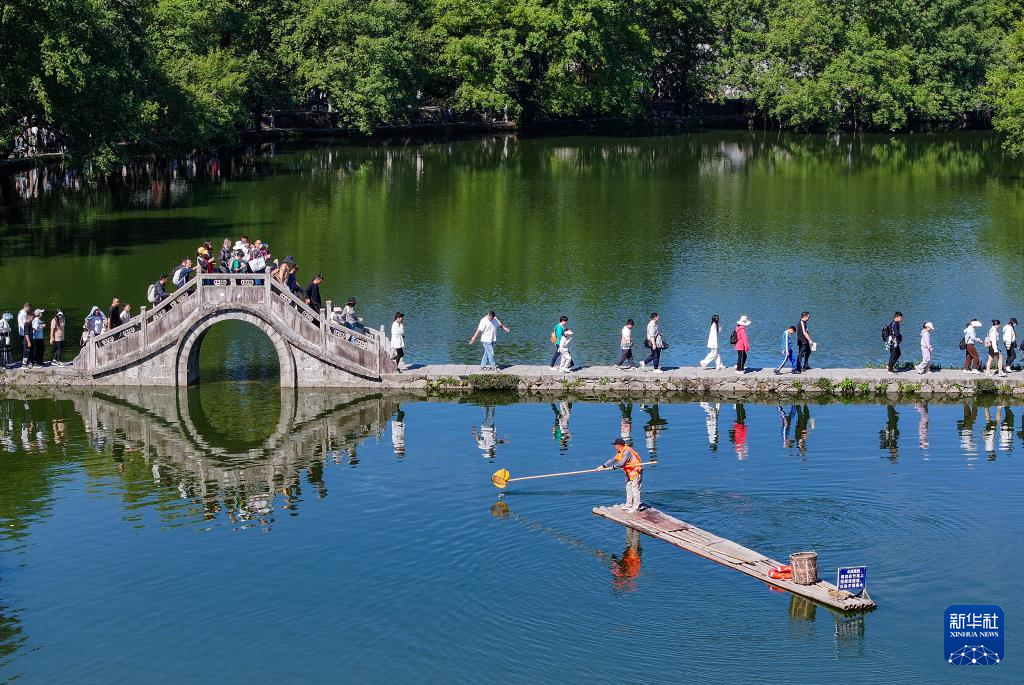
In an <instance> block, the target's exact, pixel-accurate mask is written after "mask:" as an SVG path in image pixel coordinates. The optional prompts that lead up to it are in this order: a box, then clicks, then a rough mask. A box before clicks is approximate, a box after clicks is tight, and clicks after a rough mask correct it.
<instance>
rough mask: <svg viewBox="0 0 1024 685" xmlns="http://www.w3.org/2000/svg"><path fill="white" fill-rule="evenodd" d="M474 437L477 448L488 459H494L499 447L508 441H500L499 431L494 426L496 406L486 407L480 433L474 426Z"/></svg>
mask: <svg viewBox="0 0 1024 685" xmlns="http://www.w3.org/2000/svg"><path fill="white" fill-rule="evenodd" d="M473 437H474V438H475V439H476V446H477V447H479V448H480V451H481V452H483V456H484V457H485V458H486V459H492V458H493V457H494V455H495V452H496V450H497V446H498V445H504V444H505V443H506V442H508V441H507V440H499V439H498V431H497V428H495V426H494V406H493V405H491V406H485V407H484V420H483V423H481V424H480V429H479V431H478V430H477V427H476V426H473Z"/></svg>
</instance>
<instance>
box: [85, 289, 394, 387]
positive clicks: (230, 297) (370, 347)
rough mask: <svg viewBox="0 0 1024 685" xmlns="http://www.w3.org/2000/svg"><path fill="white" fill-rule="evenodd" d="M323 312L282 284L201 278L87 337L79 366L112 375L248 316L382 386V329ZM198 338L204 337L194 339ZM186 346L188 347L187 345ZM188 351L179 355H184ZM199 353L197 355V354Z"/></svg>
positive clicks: (388, 363)
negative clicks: (220, 323) (218, 323)
mask: <svg viewBox="0 0 1024 685" xmlns="http://www.w3.org/2000/svg"><path fill="white" fill-rule="evenodd" d="M330 306H331V303H330V302H328V303H327V309H321V310H320V311H315V310H313V309H311V308H310V307H309V306H308V305H306V304H305V303H304V302H303V301H302V300H300V299H298V298H297V297H295V296H294V295H293V294H292V293H291V292H290V291H289V290H288V288H287V286H286V285H283V284H281V283H278V282H277V281H275V280H274V279H273V278H271V277H270V276H269V275H265V274H202V275H199V276H197V277H196V278H193V279H192V280H190V281H189V282H188V283H187V284H186V285H185V286H183V287H182V288H179V289H178V290H177V291H175V292H174V293H173V294H171V296H170V297H168V298H167V299H166V300H164V301H163V302H161V303H160V304H159V305H157V306H155V307H152V308H147V307H143V308H142V309H141V310H140V312H139V314H138V315H137V316H135V317H134V318H132V319H131V320H130V321H129V322H128V323H126V324H123V325H121V326H119V327H117V328H115V329H114V330H111V331H105V332H103V333H102V334H100V335H91V336H90V338H89V341H88V342H87V343H86V346H85V348H84V349H83V350H82V353H81V354H80V355H79V358H78V359H79V361H76V367H77V368H81V369H83V370H85V371H87V372H88V373H90V374H91V375H93V376H97V375H103V374H111V373H116V372H117V371H118V370H119V369H121V368H123V367H126V366H128V365H131V364H134V363H138V362H139V361H140V360H143V359H145V358H147V357H151V356H153V355H157V354H161V353H164V352H166V351H167V350H168V348H170V347H174V346H175V345H182V344H186V343H184V342H183V341H186V340H190V338H192V337H195V336H189V334H190V332H193V331H195V330H196V328H197V326H200V325H202V326H203V327H204V328H203V330H205V328H206V327H208V326H209V325H210V323H209V322H210V321H211V320H217V319H218V318H224V319H229V318H233V317H232V312H245V313H246V314H247V315H252V317H255V319H253V318H252V317H249V319H247V320H256V321H257V322H258V323H259V324H260V327H261V328H263V329H264V332H266V333H267V334H268V335H274V334H276V336H277V337H279V338H280V340H283V341H284V343H285V344H287V346H288V347H289V349H294V350H299V351H301V352H302V353H304V355H305V357H306V358H313V359H318V360H320V361H322V362H324V363H327V364H330V365H333V366H336V367H339V368H342V369H344V370H345V371H348V372H350V373H352V374H355V375H357V376H360V377H363V378H369V379H376V380H379V379H380V377H381V375H382V374H384V373H389V372H392V371H394V370H395V363H394V361H393V360H392V359H391V350H390V347H389V343H388V340H387V337H386V336H385V335H384V332H383V329H382V330H380V331H376V330H372V329H367V330H366V332H365V333H362V332H357V331H352V330H349V329H347V328H344V327H340V326H338V325H336V324H334V323H332V322H331V321H330V319H329V318H328V316H327V311H328V310H329V308H330ZM199 337H200V339H201V336H199ZM187 344H192V343H191V342H188V343H187ZM192 352H194V351H192V350H180V349H179V350H177V354H178V355H181V354H185V355H188V354H190V353H192ZM195 352H197V350H196V351H195Z"/></svg>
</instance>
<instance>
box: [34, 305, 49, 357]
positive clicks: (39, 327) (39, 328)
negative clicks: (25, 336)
mask: <svg viewBox="0 0 1024 685" xmlns="http://www.w3.org/2000/svg"><path fill="white" fill-rule="evenodd" d="M45 311H46V310H45V309H37V310H36V311H35V317H34V318H33V319H32V363H33V364H34V365H36V366H42V365H43V347H44V346H45V344H46V337H45V332H46V321H45V320H44V319H43V313H44V312H45Z"/></svg>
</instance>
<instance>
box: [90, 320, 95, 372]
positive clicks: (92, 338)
mask: <svg viewBox="0 0 1024 685" xmlns="http://www.w3.org/2000/svg"><path fill="white" fill-rule="evenodd" d="M95 338H96V334H95V333H93V332H92V330H91V329H90V330H89V368H90V369H95V368H96V340H95Z"/></svg>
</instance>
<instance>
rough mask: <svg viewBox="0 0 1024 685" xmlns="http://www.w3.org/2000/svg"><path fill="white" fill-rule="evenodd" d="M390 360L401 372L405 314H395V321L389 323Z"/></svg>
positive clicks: (403, 352) (403, 356)
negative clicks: (393, 361) (392, 360)
mask: <svg viewBox="0 0 1024 685" xmlns="http://www.w3.org/2000/svg"><path fill="white" fill-rule="evenodd" d="M391 358H392V359H394V360H395V364H396V365H397V366H398V372H399V373H401V372H402V360H403V359H405V314H403V313H402V312H395V320H394V321H392V322H391Z"/></svg>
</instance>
